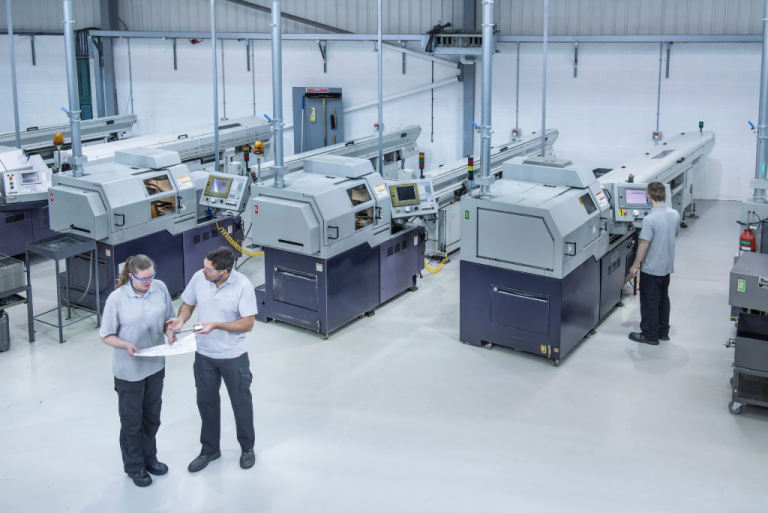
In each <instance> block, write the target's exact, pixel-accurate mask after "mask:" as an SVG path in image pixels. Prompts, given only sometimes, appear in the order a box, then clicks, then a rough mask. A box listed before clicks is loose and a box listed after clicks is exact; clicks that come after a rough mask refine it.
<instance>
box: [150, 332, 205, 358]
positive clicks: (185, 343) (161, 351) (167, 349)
mask: <svg viewBox="0 0 768 513" xmlns="http://www.w3.org/2000/svg"><path fill="white" fill-rule="evenodd" d="M194 351H197V341H196V340H195V334H194V333H193V334H191V335H187V336H186V337H184V338H182V339H181V340H177V341H176V342H174V343H173V345H172V346H170V345H168V344H163V345H161V346H153V347H150V348H148V349H141V350H140V352H138V353H136V355H135V356H175V355H177V354H184V353H192V352H194Z"/></svg>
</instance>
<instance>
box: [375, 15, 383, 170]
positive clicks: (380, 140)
mask: <svg viewBox="0 0 768 513" xmlns="http://www.w3.org/2000/svg"><path fill="white" fill-rule="evenodd" d="M378 36H379V38H378V40H377V41H378V46H377V47H376V48H377V49H378V51H379V55H378V57H379V66H378V68H379V77H378V78H379V169H378V171H379V173H380V174H382V175H383V174H384V59H383V53H384V49H383V48H382V44H381V0H379V8H378Z"/></svg>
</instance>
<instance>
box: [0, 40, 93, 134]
mask: <svg viewBox="0 0 768 513" xmlns="http://www.w3.org/2000/svg"><path fill="white" fill-rule="evenodd" d="M30 39H31V38H30V37H29V36H18V35H17V36H14V45H15V47H16V48H15V49H16V79H17V83H18V87H17V90H18V96H19V125H20V127H21V130H26V129H27V128H29V127H33V126H45V125H53V124H59V123H67V122H68V121H69V118H67V116H66V114H64V112H62V110H61V107H64V108H67V109H68V108H69V101H68V99H67V98H68V95H67V68H66V64H65V62H64V39H63V38H62V37H61V36H35V54H36V57H37V65H36V66H33V65H32V49H31V44H30ZM10 55H11V53H10V44H9V42H8V36H3V37H0V69H2V73H1V74H0V132H10V131H13V130H14V123H13V87H12V82H11V71H10V62H11V61H10ZM94 88H95V79H94V73H93V61H91V91H92V94H93V101H94V109H95V102H96V96H95V95H96V93H95V89H94ZM94 112H95V110H94Z"/></svg>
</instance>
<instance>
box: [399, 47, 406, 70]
mask: <svg viewBox="0 0 768 513" xmlns="http://www.w3.org/2000/svg"><path fill="white" fill-rule="evenodd" d="M400 46H402V47H403V48H405V41H400ZM403 75H405V52H403Z"/></svg>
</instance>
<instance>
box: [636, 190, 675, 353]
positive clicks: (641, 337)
mask: <svg viewBox="0 0 768 513" xmlns="http://www.w3.org/2000/svg"><path fill="white" fill-rule="evenodd" d="M648 198H649V201H650V203H651V206H652V207H653V208H652V209H651V212H650V213H649V214H648V215H647V216H646V217H645V218H644V219H643V229H642V231H641V232H640V246H639V247H638V248H637V256H636V257H635V263H634V264H633V265H632V267H631V268H630V269H629V274H631V275H632V276H637V273H638V268H639V267H640V264H641V263H642V264H643V266H642V271H640V330H641V332H640V333H638V332H632V333H630V334H629V339H630V340H633V341H635V342H642V343H645V344H651V345H654V346H656V345H658V344H659V340H669V311H670V303H669V275H670V274H672V273H673V272H674V270H675V268H674V263H675V238H676V237H677V234H678V233H679V231H680V214H678V213H677V211H676V210H674V209H672V208H670V207H668V206H667V205H665V204H664V200H666V199H667V191H666V189H665V188H664V184H662V183H661V182H651V183H649V184H648Z"/></svg>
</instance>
